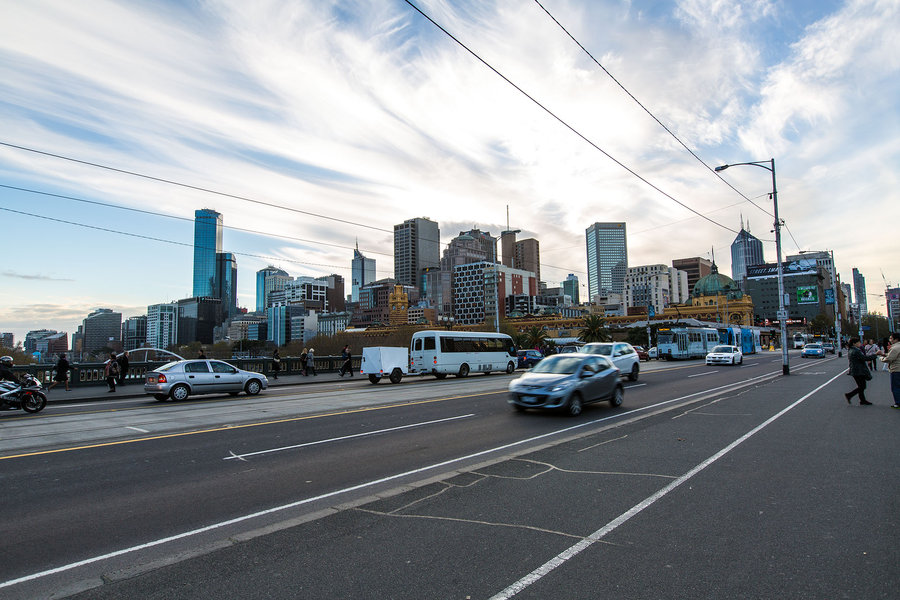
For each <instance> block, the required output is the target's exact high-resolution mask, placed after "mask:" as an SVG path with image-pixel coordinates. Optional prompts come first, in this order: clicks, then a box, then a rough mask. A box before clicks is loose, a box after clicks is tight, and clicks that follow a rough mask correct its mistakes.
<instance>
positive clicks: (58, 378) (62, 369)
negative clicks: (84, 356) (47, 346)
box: [47, 353, 72, 392]
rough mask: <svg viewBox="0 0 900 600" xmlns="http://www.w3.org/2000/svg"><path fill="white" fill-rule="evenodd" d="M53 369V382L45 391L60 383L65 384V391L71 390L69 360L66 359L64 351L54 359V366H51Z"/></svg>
mask: <svg viewBox="0 0 900 600" xmlns="http://www.w3.org/2000/svg"><path fill="white" fill-rule="evenodd" d="M53 370H54V371H56V375H54V377H53V383H51V384H50V387H48V388H47V391H48V392H49V391H50V390H52V389H53V388H55V387H56V386H57V385H58V384H60V383H64V384H66V391H67V392H70V391H72V390H70V389H69V361H68V360H66V355H65V353H63V354H60V355H59V360H57V361H56V366H55V367H53Z"/></svg>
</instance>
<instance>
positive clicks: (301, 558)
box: [0, 354, 900, 598]
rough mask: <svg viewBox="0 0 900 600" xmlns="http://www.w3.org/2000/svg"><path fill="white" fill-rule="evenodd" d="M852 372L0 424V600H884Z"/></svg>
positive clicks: (866, 447) (390, 389)
mask: <svg viewBox="0 0 900 600" xmlns="http://www.w3.org/2000/svg"><path fill="white" fill-rule="evenodd" d="M845 370H846V362H845V359H844V360H824V361H818V362H803V361H799V360H797V361H794V366H793V370H792V372H793V375H792V376H791V377H789V378H783V377H780V376H778V375H777V374H778V373H780V372H781V366H780V358H779V357H778V356H776V355H774V354H763V355H761V356H759V357H748V359H747V361H746V364H745V365H744V366H743V367H734V368H725V367H705V366H702V365H697V364H674V365H673V364H669V365H661V366H660V367H659V368H658V370H655V371H652V372H645V373H644V374H642V377H641V380H640V381H639V382H637V385H636V386H635V385H634V384H631V385H629V388H630V389H628V390H627V392H626V402H625V405H624V406H623V407H622V409H619V410H613V409H611V408H609V407H608V405H606V404H603V405H596V406H591V407H590V408H588V409H587V410H586V411H585V413H584V414H583V415H582V416H581V417H579V418H577V419H571V418H568V417H564V416H560V415H553V414H542V413H531V412H529V413H527V414H517V413H515V412H513V411H511V410H510V409H509V407H508V406H507V405H506V402H505V394H504V393H503V390H504V389H505V387H506V385H507V384H508V382H509V378H508V377H506V376H496V375H494V376H490V377H470V378H469V379H467V380H461V381H457V380H452V379H450V380H445V381H443V382H434V381H423V382H410V384H409V385H406V384H401V385H400V386H371V385H369V384H368V383H367V382H349V381H347V380H342V381H339V382H335V383H334V384H326V385H324V386H318V387H317V388H316V389H315V390H312V389H308V388H303V389H297V390H292V389H290V388H285V389H276V390H270V392H269V393H267V394H266V395H265V396H259V397H257V398H255V399H243V398H242V399H238V400H234V399H230V398H227V399H225V398H211V399H209V400H201V401H195V402H187V403H182V404H180V405H174V404H165V405H160V404H157V403H155V402H153V403H148V402H146V401H145V400H143V399H134V400H133V401H125V400H123V401H117V404H116V405H115V406H110V405H108V404H104V405H102V407H71V409H66V410H60V411H58V412H57V411H54V412H55V413H56V414H51V413H50V412H47V413H42V414H41V415H43V416H39V418H34V417H32V418H30V419H8V418H7V419H3V420H0V427H2V428H4V430H3V435H0V442H2V444H3V445H2V446H0V448H2V454H0V481H2V483H3V485H4V489H5V490H6V491H7V498H14V499H15V505H16V506H21V507H23V510H22V511H21V518H12V517H11V515H10V516H7V518H6V519H4V520H3V523H2V525H0V539H2V540H3V542H2V545H3V547H4V550H5V551H4V553H3V555H4V556H5V557H7V559H6V560H5V561H4V564H2V565H0V596H2V597H10V598H16V597H21V598H35V597H51V594H52V595H53V596H52V597H65V596H66V595H69V594H73V593H77V592H78V591H79V590H84V591H83V594H82V595H81V596H78V597H83V598H138V597H140V598H226V597H227V598H467V597H471V598H492V597H498V598H507V597H511V595H513V592H515V593H516V594H517V597H524V598H529V597H531V598H596V597H602V596H612V597H620V598H651V597H652V598H660V597H691V598H697V597H701V598H723V597H728V598H731V597H738V598H740V597H747V598H760V597H773V596H779V597H794V598H806V597H808V598H823V597H828V598H839V597H847V598H881V597H884V598H889V597H896V596H895V590H896V589H898V583H900V582H898V576H897V575H896V573H892V572H891V569H890V568H888V566H889V565H892V564H893V563H895V562H896V560H897V558H898V551H897V549H896V547H895V546H896V540H897V539H900V536H898V526H897V525H898V523H897V521H898V519H897V517H896V516H895V515H897V514H898V510H897V509H898V508H900V507H898V506H897V500H896V492H897V490H898V489H900V485H898V483H900V481H898V479H900V477H898V474H897V469H896V468H895V467H894V466H893V463H892V461H891V457H893V456H896V455H897V451H898V445H900V443H898V437H897V435H896V432H897V429H896V428H897V427H898V426H900V423H898V419H900V414H898V413H900V411H895V410H891V409H889V408H888V404H889V400H888V399H887V398H888V395H889V393H888V392H887V377H886V376H884V375H882V376H881V378H880V379H879V376H878V375H876V378H875V380H874V381H873V382H872V388H873V389H872V393H871V394H870V396H871V397H872V398H873V399H874V400H875V401H876V406H872V407H858V406H852V407H851V406H848V405H847V403H846V402H845V401H844V399H843V397H842V392H843V391H846V390H845V389H844V388H847V387H848V382H849V381H850V379H849V378H847V377H842V376H840V374H841V373H842V372H844V371H845ZM879 386H880V387H879ZM879 396H880V401H879ZM119 402H121V403H119ZM26 426H27V428H28V431H30V432H31V433H32V435H30V436H29V435H26V434H25V433H24V432H25V431H26ZM136 429H138V430H141V431H137V430H136ZM25 507H27V509H26V508H25Z"/></svg>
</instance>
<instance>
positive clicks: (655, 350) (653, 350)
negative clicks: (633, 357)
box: [647, 346, 659, 360]
mask: <svg viewBox="0 0 900 600" xmlns="http://www.w3.org/2000/svg"><path fill="white" fill-rule="evenodd" d="M647 355H648V356H649V357H650V358H652V359H654V360H656V359H658V358H659V348H657V347H656V346H653V347H652V348H650V349H649V350H647Z"/></svg>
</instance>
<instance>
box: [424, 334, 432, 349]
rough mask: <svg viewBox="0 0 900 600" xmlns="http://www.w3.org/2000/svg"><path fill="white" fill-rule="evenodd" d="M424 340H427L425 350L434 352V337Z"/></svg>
mask: <svg viewBox="0 0 900 600" xmlns="http://www.w3.org/2000/svg"><path fill="white" fill-rule="evenodd" d="M423 339H424V340H425V350H434V337H433V336H428V337H426V338H423Z"/></svg>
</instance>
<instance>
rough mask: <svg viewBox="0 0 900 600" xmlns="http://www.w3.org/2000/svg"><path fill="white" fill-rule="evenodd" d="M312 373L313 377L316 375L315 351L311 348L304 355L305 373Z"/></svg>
mask: <svg viewBox="0 0 900 600" xmlns="http://www.w3.org/2000/svg"><path fill="white" fill-rule="evenodd" d="M310 371H312V374H313V377H315V375H316V351H315V349H313V348H310V349H309V352H307V353H306V372H307V373H309V372H310Z"/></svg>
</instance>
